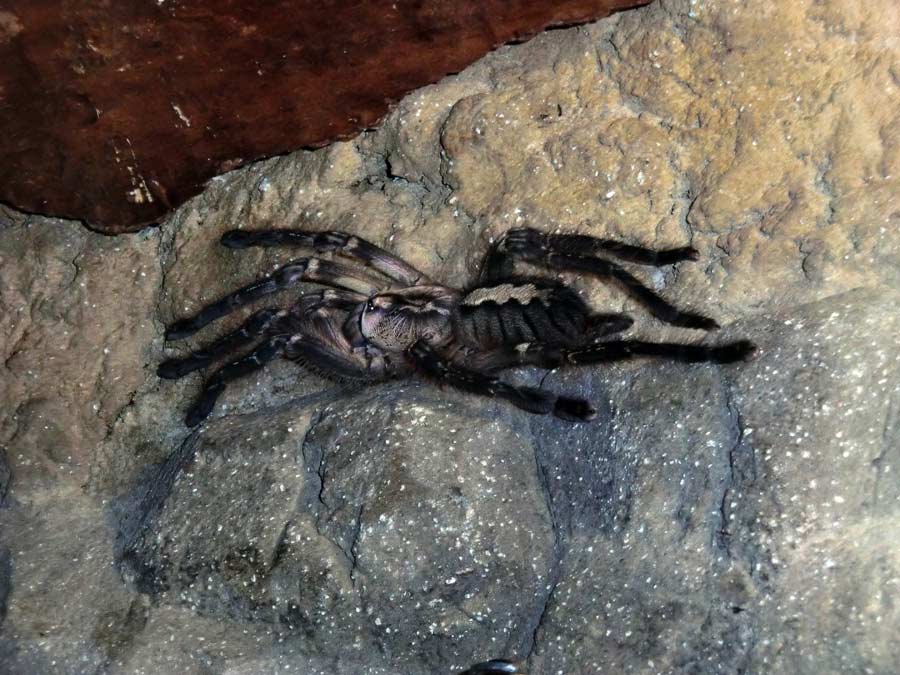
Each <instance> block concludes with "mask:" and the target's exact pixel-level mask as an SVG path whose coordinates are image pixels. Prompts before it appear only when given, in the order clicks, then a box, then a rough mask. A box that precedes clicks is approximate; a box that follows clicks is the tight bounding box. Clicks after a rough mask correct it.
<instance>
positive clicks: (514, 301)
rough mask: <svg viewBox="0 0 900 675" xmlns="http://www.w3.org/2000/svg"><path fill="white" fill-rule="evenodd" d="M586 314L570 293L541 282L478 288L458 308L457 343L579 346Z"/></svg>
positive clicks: (544, 281) (470, 344) (582, 304)
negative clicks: (458, 340)
mask: <svg viewBox="0 0 900 675" xmlns="http://www.w3.org/2000/svg"><path fill="white" fill-rule="evenodd" d="M589 314H590V310H589V308H588V307H587V305H585V303H584V302H583V301H582V300H581V298H579V297H578V295H577V294H576V293H575V292H574V291H573V290H571V289H569V288H566V287H564V286H562V285H559V284H554V283H553V282H552V281H548V280H545V279H534V280H532V279H523V280H515V281H506V282H500V283H497V284H495V285H493V286H489V287H480V288H477V289H475V290H474V291H472V292H471V293H469V294H468V295H466V296H464V297H463V299H462V301H461V302H460V305H459V321H458V322H457V326H458V329H459V332H460V335H459V336H458V337H459V339H460V340H461V341H462V342H464V343H465V344H467V345H469V346H472V347H487V348H491V347H500V346H502V345H516V344H520V343H523V342H544V343H548V344H557V345H573V344H578V343H579V342H580V341H581V340H582V339H583V336H584V332H585V328H586V326H587V319H588V315H589Z"/></svg>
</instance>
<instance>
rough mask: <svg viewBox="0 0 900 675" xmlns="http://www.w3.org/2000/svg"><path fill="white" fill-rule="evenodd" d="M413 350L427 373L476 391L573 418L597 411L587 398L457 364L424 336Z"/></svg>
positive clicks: (542, 412) (587, 417)
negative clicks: (516, 382) (524, 384)
mask: <svg viewBox="0 0 900 675" xmlns="http://www.w3.org/2000/svg"><path fill="white" fill-rule="evenodd" d="M409 354H410V356H411V357H412V359H413V360H414V361H415V362H416V363H417V364H418V365H419V366H420V367H421V368H422V370H423V371H425V373H427V374H428V375H430V376H432V377H434V378H436V379H438V380H440V381H441V382H446V383H447V384H449V385H451V386H453V387H456V388H457V389H461V390H463V391H468V392H470V393H472V394H478V395H481V396H491V397H496V398H501V399H503V400H505V401H508V402H509V403H512V404H513V405H514V406H516V407H518V408H521V409H522V410H525V411H527V412H530V413H534V414H537V415H550V414H552V415H555V416H556V417H559V418H561V419H564V420H569V421H571V422H586V421H588V420H590V419H592V418H593V417H594V415H596V411H595V410H594V409H593V408H592V407H591V405H590V403H588V402H587V401H585V400H582V399H576V398H568V397H565V396H556V395H555V394H553V393H551V392H549V391H545V390H543V389H537V388H535V387H518V386H515V385H512V384H509V383H507V382H503V381H502V380H500V379H498V378H496V377H494V376H493V375H489V374H487V373H483V372H479V371H477V370H471V369H469V368H464V367H462V366H459V365H456V364H454V363H452V362H451V361H448V360H447V359H445V358H443V357H441V355H440V354H438V353H437V352H435V351H434V350H433V349H432V348H431V347H430V346H429V345H428V344H427V343H426V342H424V341H422V340H419V341H418V342H416V344H414V345H413V346H412V347H411V348H410V351H409Z"/></svg>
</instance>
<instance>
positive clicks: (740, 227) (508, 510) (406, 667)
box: [0, 0, 900, 675]
mask: <svg viewBox="0 0 900 675" xmlns="http://www.w3.org/2000/svg"><path fill="white" fill-rule="evenodd" d="M897 11H898V10H897V8H896V7H895V6H894V4H893V3H891V2H889V1H888V0H884V1H883V2H878V3H875V4H872V3H865V4H864V3H861V2H860V3H856V2H852V3H848V2H837V0H834V1H826V2H819V3H812V2H810V3H806V2H801V3H793V4H790V5H787V4H784V3H775V2H764V3H757V4H755V5H754V6H752V7H750V6H746V7H745V6H744V5H741V4H720V3H711V2H696V1H695V2H686V1H685V2H662V3H657V4H654V5H651V6H649V7H647V8H645V9H642V10H639V11H636V12H634V13H630V14H627V15H619V16H618V17H616V18H615V19H613V20H606V21H603V22H600V23H597V24H594V25H591V26H587V27H582V28H578V29H569V30H565V31H554V32H552V33H548V34H546V35H542V36H540V37H538V38H536V39H535V40H533V41H531V42H529V43H526V44H523V45H516V46H510V47H505V48H503V49H500V50H498V51H496V52H494V53H492V54H491V55H489V56H488V57H486V58H485V59H482V60H481V61H480V62H478V63H477V64H475V65H474V66H472V67H471V68H469V69H467V70H465V71H464V72H462V73H460V74H459V75H458V76H455V77H453V78H448V79H447V80H445V81H443V82H442V83H440V84H439V85H435V86H431V87H427V88H425V89H422V90H420V91H418V92H416V93H415V94H413V95H411V96H409V97H407V98H406V99H404V101H402V102H401V104H400V105H398V107H397V108H396V110H395V111H394V112H393V113H392V114H391V116H390V117H389V118H388V119H387V120H385V122H384V123H383V125H382V126H381V127H379V128H378V129H375V130H373V131H370V132H367V133H365V134H363V135H361V136H359V137H357V138H355V139H353V140H352V141H348V142H343V143H337V144H334V145H331V146H328V147H327V148H323V149H321V150H318V151H314V152H313V151H310V152H301V153H297V154H294V155H289V156H284V157H278V158H275V159H271V160H267V161H265V162H260V163H257V164H253V165H251V166H249V167H246V168H244V169H241V170H238V171H234V172H231V173H228V174H225V175H223V176H221V177H219V178H217V179H215V180H213V181H212V183H211V184H210V186H209V187H208V188H207V190H206V191H204V192H203V193H202V194H201V195H199V196H198V197H196V198H195V199H193V200H191V201H190V202H188V203H187V204H185V206H184V207H182V208H181V209H179V210H178V211H177V212H176V213H175V214H174V216H173V217H172V218H171V219H170V220H169V221H167V222H166V223H164V224H163V226H162V227H161V228H160V229H159V230H152V231H148V232H145V233H143V234H136V235H129V236H128V237H125V238H117V239H101V238H99V237H97V238H96V240H95V239H93V237H96V235H92V234H90V233H85V232H84V231H83V230H81V229H79V228H78V227H77V226H76V225H74V224H71V223H64V222H61V221H51V220H47V219H41V218H33V217H32V218H25V217H23V216H20V215H18V214H15V213H14V212H2V214H0V218H2V220H0V255H3V261H2V262H3V265H2V267H0V275H2V283H3V285H2V302H3V303H4V309H6V310H7V311H6V312H5V313H4V314H3V315H2V319H0V321H3V322H4V323H0V326H2V330H3V333H2V335H3V339H2V345H3V350H4V352H3V356H4V363H5V367H6V369H7V373H6V376H5V377H4V378H3V384H4V388H3V390H2V401H0V405H2V408H3V409H4V410H6V411H15V412H13V413H9V412H8V413H7V415H6V416H5V417H4V418H3V419H2V422H0V431H2V436H0V446H2V447H4V448H5V449H6V455H7V459H8V464H9V468H10V474H11V477H10V480H9V487H8V490H7V496H6V500H5V506H4V507H3V508H2V509H0V534H2V541H0V607H2V606H3V604H4V603H3V602H2V600H3V598H4V596H5V608H6V610H5V619H3V625H2V634H0V635H2V638H0V649H2V651H3V654H2V656H3V657H4V658H5V659H6V660H5V661H4V663H6V662H8V663H13V664H16V665H17V666H18V669H17V670H16V671H15V672H23V673H31V672H35V673H37V672H40V673H54V672H86V671H87V672H127V673H141V672H160V671H166V670H169V671H173V672H175V671H177V672H187V673H205V672H210V671H212V672H247V671H252V672H263V673H265V672H273V673H274V672H298V673H354V674H360V673H363V674H367V675H375V674H376V673H377V674H385V675H386V674H388V673H391V674H393V673H401V672H402V673H433V672H452V671H453V669H459V668H462V667H463V666H465V665H467V664H468V663H469V662H471V661H474V660H476V659H483V658H491V657H500V656H507V657H515V658H522V659H525V660H526V661H527V666H528V669H529V672H532V673H543V672H547V673H551V672H553V673H555V672H558V671H560V670H562V671H563V672H565V673H567V675H571V674H579V673H585V674H586V673H595V672H598V670H599V669H601V668H602V669H603V670H615V671H622V672H646V673H651V672H686V673H715V672H748V673H756V672H766V673H769V672H771V673H798V672H799V673H820V672H867V671H868V672H873V673H892V672H898V671H900V663H898V661H897V654H896V649H895V648H894V646H893V640H892V637H893V635H896V634H897V632H898V630H900V616H898V612H897V603H896V602H895V596H896V592H897V583H898V582H897V579H898V578H900V560H898V556H897V553H896V547H895V546H892V543H893V542H894V541H895V540H897V538H898V536H900V515H898V506H900V482H898V480H897V467H898V462H900V456H898V454H900V422H898V420H900V412H898V410H900V408H898V405H900V404H898V401H900V390H898V388H897V382H898V381H900V379H898V374H900V373H898V372H897V371H898V368H900V343H898V338H897V335H898V322H900V315H898V313H897V311H896V307H897V306H898V299H900V279H898V272H897V270H898V269H900V268H898V262H900V236H898V235H897V227H896V225H897V223H898V219H900V189H898V187H900V186H898V180H900V178H898V177H900V153H898V151H897V148H898V141H897V138H898V137H897V132H896V129H897V128H900V124H898V122H900V120H898V117H900V108H898V107H897V106H896V99H897V92H898V82H900V77H898V73H900V65H898V63H900V54H898V52H900V45H898V44H897V42H896V38H895V36H894V35H893V32H892V28H891V27H892V26H894V25H897V24H898V22H897V21H896V20H894V19H896V18H897ZM525 223H527V224H530V225H532V226H534V227H539V228H543V229H548V230H549V229H554V228H556V227H559V228H562V229H565V230H569V231H581V232H584V233H589V234H595V235H598V236H611V237H616V238H620V239H622V240H625V241H628V242H631V243H642V244H647V245H655V246H671V245H684V244H687V243H691V244H692V245H693V246H695V247H697V248H698V249H699V250H700V253H701V256H700V261H699V262H696V263H684V264H680V265H678V266H676V267H675V268H674V269H662V270H638V271H637V273H638V274H640V275H641V277H642V278H643V279H645V280H646V281H647V282H648V283H649V284H651V285H653V286H654V287H655V288H657V289H658V290H659V292H660V293H661V294H663V295H664V296H666V297H668V298H672V299H673V300H674V301H676V302H678V303H679V304H680V305H683V306H687V307H691V308H695V309H699V310H702V311H704V312H706V313H708V314H710V315H712V316H714V317H716V318H717V319H719V320H720V321H721V322H722V323H723V324H725V328H724V329H723V330H721V331H719V332H718V333H717V334H715V335H710V336H708V337H706V338H705V339H707V340H710V341H718V340H723V341H724V340H729V339H734V338H737V337H748V338H751V339H753V340H754V341H755V342H756V343H757V344H758V345H760V348H761V350H760V354H759V356H758V358H757V359H756V360H754V361H752V362H750V363H744V364H736V365H732V366H728V367H724V368H719V367H715V366H711V365H690V366H688V365H681V364H673V363H658V362H635V363H630V364H622V365H617V366H611V367H609V368H603V369H582V370H578V371H569V372H562V371H560V372H552V373H550V374H545V373H542V372H539V371H533V370H523V371H521V372H515V373H511V374H510V375H509V377H510V378H511V379H514V380H516V381H519V382H527V383H530V384H533V385H537V384H541V385H542V386H545V387H548V388H551V389H553V390H554V391H567V392H571V393H572V394H576V395H584V396H589V397H590V398H591V399H592V400H593V401H594V402H595V404H596V405H597V407H598V411H599V414H598V417H597V419H596V420H595V421H594V422H592V423H591V424H589V425H581V426H571V425H565V424H563V423H561V422H559V421H557V420H554V419H543V418H534V417H531V416H528V415H526V414H524V413H522V412H520V411H518V410H513V409H510V408H509V407H507V406H504V405H501V404H499V403H496V402H494V401H487V400H482V399H477V398H475V397H472V396H470V395H466V394H461V393H458V392H455V391H451V390H448V389H445V390H441V389H438V388H434V387H432V386H430V385H427V384H422V383H399V384H390V385H384V386H378V387H374V388H371V389H368V390H365V391H359V390H354V389H352V388H348V387H343V388H342V387H339V386H335V385H332V384H330V383H328V382H326V381H325V380H322V379H321V378H319V377H318V376H316V375H314V374H311V373H306V372H304V371H302V370H299V369H297V368H296V367H294V366H293V365H292V364H289V363H278V364H276V365H275V366H274V367H272V368H269V369H267V370H265V371H263V372H262V373H261V374H259V375H258V376H257V377H254V378H248V379H247V380H246V381H243V382H236V383H235V384H234V385H233V386H231V387H230V388H229V390H228V391H227V392H226V393H225V395H224V396H223V399H222V401H221V402H220V404H219V406H218V407H217V409H216V411H215V412H214V414H213V416H212V417H211V418H210V420H209V422H208V423H207V424H206V425H205V426H204V427H203V428H202V429H201V430H200V431H199V432H198V433H196V434H189V433H188V431H187V430H186V429H184V428H183V426H182V425H181V419H182V417H183V414H184V411H185V410H186V408H187V407H188V406H189V405H190V402H191V401H192V399H193V397H194V395H195V394H196V391H197V388H198V386H199V380H200V378H199V377H192V378H186V379H185V380H183V381H179V382H177V383H173V382H160V381H159V380H157V379H156V377H155V376H154V374H153V367H154V365H155V364H156V363H158V362H159V361H160V360H161V359H163V358H165V357H166V355H171V354H180V353H183V352H184V351H185V350H187V349H189V348H191V347H194V346H196V345H198V344H203V343H204V342H206V341H207V340H209V339H210V338H211V337H212V336H214V335H218V334H219V332H220V331H224V330H226V329H228V328H229V327H231V326H233V325H234V322H235V321H237V320H238V319H237V318H229V319H226V320H223V321H220V322H217V323H218V324H221V325H217V326H210V327H209V328H208V329H206V330H204V331H203V332H202V333H201V334H199V335H198V336H197V338H196V339H191V340H187V341H185V342H186V344H184V345H180V344H177V343H173V344H171V345H168V346H165V347H164V345H163V342H162V338H161V334H162V324H164V323H168V322H170V321H172V320H173V319H175V318H180V317H182V316H185V315H188V314H190V313H191V312H193V311H196V310H197V309H198V308H199V307H200V306H202V305H203V304H204V303H206V302H209V301H211V300H214V299H216V298H217V297H219V296H220V295H221V294H223V293H225V292H227V291H229V290H232V289H233V288H235V287H237V286H239V285H241V284H243V283H246V282H247V281H249V280H251V279H252V278H254V277H256V276H257V275H259V274H261V273H264V272H267V271H269V270H271V269H272V268H273V267H274V266H275V265H277V264H279V263H280V262H282V261H284V260H287V259H288V258H289V257H290V256H291V255H292V253H291V252H289V251H261V250H248V251H232V250H226V249H223V248H222V247H220V246H218V245H217V244H216V241H217V238H218V236H219V235H220V234H221V233H222V232H223V231H225V230H227V229H231V228H233V227H237V226H240V227H246V228H263V227H272V226H277V227H303V228H307V229H325V228H328V229H345V230H350V231H352V232H356V233H358V234H362V235H364V236H366V237H367V238H369V239H371V240H373V241H375V242H376V243H378V244H380V245H384V246H386V247H388V248H389V249H391V250H393V251H395V252H397V253H399V254H401V255H402V256H403V257H405V258H406V259H408V260H409V261H410V262H412V263H413V264H415V265H417V266H420V267H421V268H423V269H425V270H427V271H428V272H429V273H430V274H432V275H433V276H434V277H435V278H437V279H441V280H444V281H446V282H448V283H453V284H457V285H463V284H465V283H467V282H468V281H469V280H470V279H472V278H473V273H474V272H475V270H476V269H477V265H478V262H479V259H480V256H481V255H483V252H484V250H485V247H486V245H487V242H488V240H489V239H490V238H491V237H494V236H497V235H498V234H499V233H501V232H502V231H504V230H506V229H508V228H510V227H512V226H515V225H517V224H525ZM88 239H90V244H91V246H88V245H87V241H88ZM73 242H74V243H73ZM95 245H96V246H109V247H110V248H109V249H105V250H104V251H103V256H102V259H103V264H102V265H101V264H100V263H99V262H97V263H91V264H87V261H88V260H93V258H91V257H90V255H91V254H89V253H88V251H90V250H92V247H93V246H95ZM116 248H118V249H119V250H118V251H117V250H115V249H116ZM75 251H82V253H81V254H80V256H81V257H78V258H77V259H75V258H76V256H75V254H74V252H75ZM73 259H75V262H76V263H77V267H78V269H79V270H81V271H79V272H78V274H79V275H83V277H82V278H81V281H80V282H77V283H74V284H73V283H71V281H70V280H71V277H72V276H73V274H74V273H75V269H74V266H73V264H72V261H73ZM139 263H140V265H143V267H141V266H140V265H139ZM111 269H114V270H116V271H117V272H118V274H119V276H120V277H121V276H122V275H125V276H127V273H130V274H132V275H134V276H133V279H134V282H133V283H132V284H131V285H129V286H124V285H123V282H122V281H121V279H118V280H117V279H115V278H114V277H111V276H109V275H108V274H107V273H108V272H109V270H111ZM131 270H135V272H130V271H131ZM141 270H143V271H145V272H146V275H147V276H146V277H141V276H140V271H141ZM126 271H128V272H127V273H126ZM82 282H83V283H84V286H82V285H81V283H82ZM573 283H574V284H575V285H576V287H577V288H579V289H580V290H581V291H582V292H583V293H584V296H585V298H586V299H587V300H588V301H590V302H591V303H592V304H594V305H596V306H597V307H598V308H599V307H602V308H605V309H609V310H614V311H619V310H622V311H627V312H629V313H630V314H632V315H633V316H634V317H635V318H636V319H637V322H636V324H635V326H634V328H633V330H632V334H634V335H636V336H642V337H648V338H653V339H679V340H698V339H701V338H702V337H703V336H701V335H698V334H696V333H692V332H690V331H686V330H682V329H676V328H671V327H666V326H662V325H661V324H659V323H658V322H655V321H653V320H651V319H649V318H648V316H647V313H646V312H645V311H644V310H642V308H641V307H640V306H638V305H636V304H634V303H633V302H632V301H630V300H628V299H627V298H625V297H624V296H623V294H622V293H621V292H620V291H619V290H618V289H613V288H607V287H604V286H603V285H601V284H599V283H596V282H594V281H591V280H586V279H577V280H573ZM288 295H289V294H288ZM9 298H12V299H9ZM288 299H289V298H288ZM288 299H286V300H285V301H288ZM85 302H87V303H88V304H87V305H85V304H84V303H85ZM91 305H93V306H91ZM9 308H12V309H9ZM88 308H89V309H90V311H87V309H88ZM111 327H114V328H111ZM66 332H68V335H66ZM61 335H62V336H63V337H65V341H64V342H59V339H60V338H59V336H61ZM99 344H105V345H106V346H108V347H109V349H110V350H111V351H110V354H109V355H107V357H106V358H107V359H109V361H108V362H107V363H109V364H111V365H110V366H104V365H103V364H104V362H103V361H102V360H98V357H97V354H96V353H95V352H96V350H97V349H98V347H97V345H99ZM60 345H61V346H60ZM101 351H102V350H101ZM46 355H50V356H54V359H53V360H50V359H49V358H48V357H47V356H46ZM112 366H114V367H112ZM116 377H119V378H120V379H118V380H117V379H115V378H116ZM95 402H98V403H100V409H99V411H98V412H96V413H94V412H92V405H93V403H95ZM30 411H36V412H30ZM38 415H41V417H38ZM289 428H290V429H291V431H288V429H289ZM452 429H457V431H456V432H453V431H452ZM263 434H266V435H263ZM61 448H62V449H61ZM69 456H71V457H72V458H73V460H69V459H68V457H69ZM76 460H77V461H76ZM282 486H283V489H282ZM401 486H403V489H402V490H401ZM195 490H196V492H195ZM382 517H383V519H382ZM410 521H412V522H413V524H412V525H410ZM220 526H221V528H222V529H221V530H219V527H220ZM454 528H455V529H454ZM525 533H530V534H529V535H528V536H525ZM532 535H533V537H532ZM457 539H458V540H459V542H460V547H459V548H456V542H457ZM4 551H7V552H8V553H6V554H4V553H3V552H4ZM498 551H502V552H504V554H505V555H506V558H504V559H503V563H502V564H501V563H500V561H499V558H498V557H497V556H495V554H496V553H497V552H498ZM73 552H74V554H73ZM488 553H490V554H491V555H490V556H489V555H488ZM4 555H6V558H5V560H6V562H3V561H4V557H3V556H4ZM89 555H90V557H89ZM73 560H74V562H73ZM112 565H115V567H112ZM470 569H471V570H473V571H471V572H468V570H470ZM4 570H6V571H4ZM450 578H455V581H454V582H453V583H451V584H447V583H444V582H445V581H447V580H449V579H450ZM81 579H83V580H84V583H76V580H81ZM57 596H59V597H61V598H63V599H62V600H60V599H59V597H57ZM54 601H56V602H58V603H59V604H60V606H61V607H62V608H63V611H62V612H61V613H60V618H59V619H54V620H53V621H52V622H50V623H48V622H46V616H49V615H50V614H52V606H53V602H54ZM106 607H109V609H108V610H107V609H104V608H106ZM357 610H359V611H357ZM370 610H371V611H370ZM109 612H111V613H109ZM0 615H2V613H0ZM7 657H8V658H7ZM72 664H75V665H72ZM78 664H83V667H82V666H81V665H78Z"/></svg>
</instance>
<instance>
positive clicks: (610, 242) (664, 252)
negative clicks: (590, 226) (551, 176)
mask: <svg viewBox="0 0 900 675" xmlns="http://www.w3.org/2000/svg"><path fill="white" fill-rule="evenodd" d="M521 229H522V230H525V231H527V232H528V233H529V235H530V233H536V234H537V236H539V237H542V238H543V239H544V240H545V241H546V246H547V248H550V249H552V250H554V251H557V252H559V253H567V254H569V255H578V256H584V255H588V254H592V253H594V254H596V253H608V254H609V255H612V256H615V257H616V258H619V259H620V260H625V261H627V262H632V263H637V264H638V265H652V266H653V267H663V266H665V265H674V264H675V263H678V262H683V261H685V260H699V259H700V252H699V251H697V249H695V248H693V247H691V246H680V247H678V248H664V249H651V248H645V247H643V246H633V245H631V244H624V243H622V242H621V241H616V240H615V239H600V238H598V237H592V236H590V235H587V234H544V233H543V232H538V231H537V230H535V229H532V228H521ZM510 232H519V230H510ZM531 236H533V235H531Z"/></svg>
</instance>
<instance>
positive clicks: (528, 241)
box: [500, 227, 548, 259]
mask: <svg viewBox="0 0 900 675" xmlns="http://www.w3.org/2000/svg"><path fill="white" fill-rule="evenodd" d="M547 248H548V247H547V235H546V234H544V233H543V232H538V231H537V230H535V229H532V228H530V227H520V228H517V229H515V230H509V231H508V232H507V233H506V234H505V235H503V239H502V241H501V242H500V250H501V251H502V252H504V253H509V254H512V255H514V256H517V257H520V258H522V259H528V258H529V257H534V256H536V255H539V254H541V253H542V252H544V251H546V250H547Z"/></svg>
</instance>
